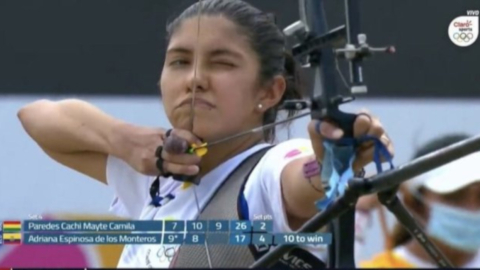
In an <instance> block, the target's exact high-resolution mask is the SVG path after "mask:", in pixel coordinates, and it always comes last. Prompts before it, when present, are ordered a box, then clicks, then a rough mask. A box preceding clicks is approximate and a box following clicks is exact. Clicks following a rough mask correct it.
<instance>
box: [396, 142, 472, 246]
mask: <svg viewBox="0 0 480 270" xmlns="http://www.w3.org/2000/svg"><path fill="white" fill-rule="evenodd" d="M468 138H470V135H467V134H464V133H451V134H446V135H443V136H440V137H437V138H435V139H433V140H431V141H429V142H427V143H426V144H424V145H423V146H422V147H420V148H418V149H417V150H416V151H415V154H414V155H413V159H417V158H419V157H422V156H425V155H428V154H430V153H433V152H435V151H437V150H440V149H442V148H444V147H447V146H450V145H452V144H455V143H457V142H459V141H462V140H465V139H468ZM419 192H420V193H421V192H422V190H419ZM404 196H405V200H410V202H411V204H414V205H415V206H418V207H421V204H422V203H421V202H420V201H419V200H418V199H416V198H415V197H414V196H413V194H404ZM390 237H391V242H392V246H393V247H397V246H400V245H403V244H405V243H407V242H408V241H409V240H410V239H412V236H411V235H410V233H409V232H408V231H407V230H406V229H405V228H404V227H403V225H401V224H400V223H396V224H395V226H394V228H393V231H392V234H391V236H390Z"/></svg>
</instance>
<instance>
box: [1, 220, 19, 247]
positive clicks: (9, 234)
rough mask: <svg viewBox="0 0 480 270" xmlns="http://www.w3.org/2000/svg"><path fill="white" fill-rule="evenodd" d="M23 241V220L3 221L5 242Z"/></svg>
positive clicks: (17, 242)
mask: <svg viewBox="0 0 480 270" xmlns="http://www.w3.org/2000/svg"><path fill="white" fill-rule="evenodd" d="M21 242H22V222H20V221H4V222H3V244H4V245H8V244H20V243H21Z"/></svg>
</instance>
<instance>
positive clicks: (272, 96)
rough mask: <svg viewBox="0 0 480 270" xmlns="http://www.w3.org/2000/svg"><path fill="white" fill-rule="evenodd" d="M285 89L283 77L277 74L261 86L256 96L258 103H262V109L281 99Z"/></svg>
mask: <svg viewBox="0 0 480 270" xmlns="http://www.w3.org/2000/svg"><path fill="white" fill-rule="evenodd" d="M286 89H287V82H286V81H285V77H284V76H282V75H277V76H275V77H274V78H273V79H272V80H270V82H269V83H268V84H266V85H265V86H264V87H262V89H261V91H260V93H259V96H258V99H259V100H258V103H259V104H262V108H263V110H264V111H266V110H268V109H270V108H271V107H274V106H275V105H277V104H279V103H280V102H281V101H282V97H283V95H284V94H285V91H286Z"/></svg>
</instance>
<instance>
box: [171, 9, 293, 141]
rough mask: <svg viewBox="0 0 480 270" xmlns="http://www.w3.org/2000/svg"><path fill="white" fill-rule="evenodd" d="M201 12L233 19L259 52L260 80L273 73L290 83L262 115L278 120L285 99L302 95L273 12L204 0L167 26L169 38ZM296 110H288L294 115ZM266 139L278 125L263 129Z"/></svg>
mask: <svg viewBox="0 0 480 270" xmlns="http://www.w3.org/2000/svg"><path fill="white" fill-rule="evenodd" d="M198 15H201V16H204V15H207V16H224V17H225V18H227V19H229V20H231V21H232V22H234V23H235V24H236V25H237V27H238V28H239V30H240V31H241V33H243V34H244V35H245V36H247V37H248V40H249V42H250V44H251V46H252V48H253V50H254V51H255V52H256V54H257V56H258V59H259V62H260V74H259V75H260V83H262V84H263V83H267V82H268V81H269V80H271V79H273V77H274V76H276V75H280V74H283V75H284V77H285V80H286V83H287V86H286V90H285V93H284V95H283V97H282V99H281V101H280V102H279V104H277V105H276V106H274V107H272V108H270V109H269V110H267V111H266V112H265V114H264V116H263V124H264V125H266V124H270V123H273V122H275V121H276V119H277V114H278V106H279V105H281V103H282V102H283V101H284V100H286V99H299V98H301V91H300V87H299V84H298V83H297V82H298V77H299V74H298V72H297V67H296V62H295V60H294V59H293V57H292V56H291V55H290V54H288V53H287V52H286V39H285V36H284V35H283V33H282V31H281V30H280V29H279V28H278V27H277V25H276V24H275V21H274V19H273V17H272V15H271V14H267V13H264V12H262V11H260V10H259V9H257V8H255V7H253V6H252V5H250V4H248V3H246V2H244V1H241V0H203V1H200V2H197V3H195V4H193V5H191V6H190V7H189V8H187V9H186V10H185V11H183V13H181V14H180V15H179V16H178V17H177V18H175V19H174V20H173V21H172V22H171V23H169V24H168V25H167V41H169V40H170V38H171V36H172V34H173V33H174V32H175V30H176V29H177V28H178V27H179V26H180V24H181V23H182V22H183V21H184V20H186V19H189V18H192V17H196V16H198ZM294 114H295V111H288V116H289V117H290V116H293V115H294ZM264 136H265V140H266V141H270V142H271V141H273V140H274V139H275V128H270V129H266V130H265V131H264Z"/></svg>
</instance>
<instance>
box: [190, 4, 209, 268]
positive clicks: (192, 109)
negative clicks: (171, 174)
mask: <svg viewBox="0 0 480 270" xmlns="http://www.w3.org/2000/svg"><path fill="white" fill-rule="evenodd" d="M198 5H199V7H198V13H197V44H196V46H195V52H194V55H195V57H194V60H193V89H192V102H191V103H190V131H191V132H192V133H194V127H195V126H194V123H195V94H196V91H197V87H198V85H197V76H198V74H197V72H198V58H199V57H198V54H199V48H200V17H201V16H202V10H203V1H202V0H199V1H198ZM193 194H194V196H195V204H196V206H197V215H198V216H200V214H201V212H202V210H201V207H200V202H199V199H198V193H197V185H195V184H194V185H193ZM205 251H206V254H207V260H208V266H209V268H210V269H212V268H213V264H212V259H211V257H210V251H209V248H208V242H207V237H205Z"/></svg>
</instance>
